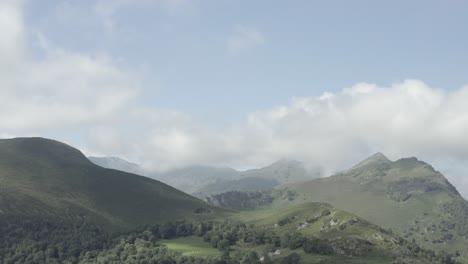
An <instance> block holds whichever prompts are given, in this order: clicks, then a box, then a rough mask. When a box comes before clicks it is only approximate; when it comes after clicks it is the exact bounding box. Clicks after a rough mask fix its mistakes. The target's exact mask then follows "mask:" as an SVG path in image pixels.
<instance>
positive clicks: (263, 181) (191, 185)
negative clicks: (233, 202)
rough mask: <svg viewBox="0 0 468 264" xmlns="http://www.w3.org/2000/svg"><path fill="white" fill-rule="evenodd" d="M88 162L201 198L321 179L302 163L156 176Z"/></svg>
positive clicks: (103, 161) (108, 162)
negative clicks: (138, 176) (153, 181)
mask: <svg viewBox="0 0 468 264" xmlns="http://www.w3.org/2000/svg"><path fill="white" fill-rule="evenodd" d="M88 158H89V159H90V160H91V162H93V163H95V164H97V165H99V166H101V167H104V168H111V169H116V170H122V171H126V172H130V173H137V174H140V175H146V176H148V177H151V178H154V179H157V180H159V181H161V182H164V183H166V184H168V185H170V186H173V187H174V188H177V189H179V190H182V191H184V192H186V193H190V194H193V195H195V196H197V197H201V198H204V197H206V196H208V195H212V194H218V193H223V192H228V191H259V190H272V189H274V188H275V187H277V186H280V185H281V184H287V183H295V182H301V181H307V180H310V179H314V178H317V177H319V176H320V171H319V170H318V169H316V168H314V169H307V168H306V166H305V165H304V164H303V163H302V162H299V161H295V160H288V159H281V160H279V161H277V162H275V163H273V164H271V165H269V166H266V167H263V168H259V169H251V170H246V171H237V170H234V169H232V168H228V167H211V166H201V165H196V166H188V167H184V168H177V169H172V170H169V171H166V172H158V173H155V172H148V171H145V170H144V169H142V168H141V167H140V166H139V165H137V164H135V163H131V162H128V161H125V160H123V159H120V158H115V157H100V158H96V157H88Z"/></svg>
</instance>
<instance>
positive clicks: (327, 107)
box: [90, 80, 468, 194]
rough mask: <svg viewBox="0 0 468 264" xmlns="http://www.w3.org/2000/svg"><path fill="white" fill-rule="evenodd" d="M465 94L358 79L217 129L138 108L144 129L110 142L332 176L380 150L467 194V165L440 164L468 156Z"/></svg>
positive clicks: (181, 162) (165, 164)
mask: <svg viewBox="0 0 468 264" xmlns="http://www.w3.org/2000/svg"><path fill="white" fill-rule="evenodd" d="M467 100H468V87H464V88H461V89H459V90H456V91H452V92H444V91H441V90H438V89H434V88H431V87H429V86H427V85H426V84H424V83H423V82H421V81H417V80H407V81H404V82H401V83H396V84H394V85H391V86H390V87H380V86H377V85H375V84H367V83H359V84H356V85H354V86H352V87H350V88H346V89H343V90H342V91H341V92H337V93H324V94H323V95H321V96H317V97H302V98H293V99H292V100H291V102H290V103H289V104H287V105H282V106H278V107H275V108H272V109H270V110H266V111H259V112H255V113H251V114H250V115H249V116H248V118H247V122H246V123H245V124H243V125H241V126H232V127H225V128H222V129H213V128H209V127H206V126H201V125H199V124H197V123H196V122H193V121H192V120H190V117H188V116H186V115H183V114H180V113H176V112H157V111H151V110H149V111H147V112H146V114H145V115H143V114H142V113H141V112H140V113H135V114H136V115H137V116H138V117H139V118H138V119H139V120H140V121H141V122H142V123H144V126H145V127H144V129H141V130H136V131H133V132H132V133H127V134H125V135H124V136H123V137H122V138H119V139H116V140H115V141H116V142H132V143H131V146H127V147H123V148H122V149H121V151H122V152H121V153H122V154H123V155H124V156H125V151H126V150H129V149H131V150H132V151H131V152H132V153H138V155H137V156H138V157H139V160H141V161H142V162H143V163H144V165H145V166H146V167H148V168H152V169H167V168H172V167H179V166H186V165H192V164H207V165H218V166H219V165H227V166H234V167H237V168H245V167H257V166H262V165H266V164H268V163H270V162H273V161H275V160H277V159H280V158H284V157H286V158H293V159H299V160H302V161H305V162H308V163H310V164H311V165H321V166H323V170H324V173H325V174H330V173H332V172H336V171H337V170H343V169H346V168H348V167H350V166H352V165H353V164H355V163H356V162H358V161H360V160H361V159H364V158H366V157H367V156H369V155H371V154H373V153H374V152H377V151H382V152H384V153H386V154H387V155H388V156H389V157H390V158H393V159H398V158H401V157H408V156H416V157H419V158H420V159H423V160H425V161H427V162H430V163H434V164H436V165H437V167H436V168H438V169H440V170H442V171H443V172H447V173H448V175H447V176H448V177H449V178H450V179H451V180H452V181H453V182H454V183H457V184H458V185H457V187H458V188H459V189H461V191H462V192H463V193H465V194H468V181H467V180H466V179H465V178H464V177H462V176H461V175H462V173H460V171H463V170H462V169H463V168H465V167H464V166H458V167H456V168H457V169H456V170H454V169H450V168H451V167H453V168H455V167H454V166H453V165H452V164H453V162H450V163H449V162H440V161H441V160H455V161H457V162H458V163H459V164H462V163H466V162H467V161H468V139H467V138H466V132H467V131H468V104H466V103H465V102H466V101H467ZM143 117H144V118H143ZM106 134H107V133H106ZM90 137H91V138H93V133H91V135H90ZM104 152H105V151H104ZM111 153H112V152H111ZM127 153H128V152H127ZM455 172H456V173H455ZM464 172H465V174H466V172H468V170H464Z"/></svg>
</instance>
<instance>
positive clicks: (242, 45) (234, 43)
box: [227, 26, 265, 54]
mask: <svg viewBox="0 0 468 264" xmlns="http://www.w3.org/2000/svg"><path fill="white" fill-rule="evenodd" d="M264 43H265V37H264V36H263V34H262V33H261V32H260V31H258V30H256V29H255V28H251V27H245V26H237V27H236V28H235V30H234V32H233V33H232V34H231V35H229V36H228V38H227V51H228V53H229V54H236V53H239V52H243V51H245V50H250V49H253V48H255V47H258V46H261V45H263V44H264Z"/></svg>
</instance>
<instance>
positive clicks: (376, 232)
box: [233, 203, 433, 263]
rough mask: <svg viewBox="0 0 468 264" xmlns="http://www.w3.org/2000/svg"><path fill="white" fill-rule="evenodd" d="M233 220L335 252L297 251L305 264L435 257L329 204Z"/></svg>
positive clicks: (256, 213) (245, 214)
mask: <svg viewBox="0 0 468 264" xmlns="http://www.w3.org/2000/svg"><path fill="white" fill-rule="evenodd" d="M233 219H236V220H239V221H242V222H244V223H246V224H252V225H255V226H257V228H261V229H262V230H264V232H265V233H268V232H270V231H271V232H275V233H276V234H277V235H279V237H281V240H282V241H283V240H284V239H289V243H295V241H297V239H298V238H299V239H300V238H301V237H303V238H304V239H306V238H314V239H317V240H318V241H325V243H326V245H327V247H329V248H330V250H331V252H333V253H332V254H320V255H317V254H306V253H304V252H303V251H302V252H301V251H298V253H300V255H301V256H302V259H303V261H304V262H303V263H400V262H397V261H402V262H401V263H430V262H431V260H430V258H431V257H430V256H432V255H433V253H432V252H425V251H424V250H422V249H420V248H419V247H418V246H416V244H413V243H411V242H408V241H406V240H404V239H402V238H401V237H399V236H398V235H395V234H393V233H392V232H391V231H387V230H385V229H382V228H381V227H379V226H377V225H374V224H371V223H370V222H368V221H365V220H363V219H362V218H360V217H358V216H356V215H354V214H351V213H347V212H345V211H342V210H339V209H336V208H333V207H332V206H331V205H329V204H326V203H305V204H300V205H297V206H289V207H286V208H282V209H270V210H259V211H250V212H242V213H239V214H236V215H234V216H233ZM293 249H294V247H293ZM260 250H261V249H260ZM284 252H288V251H287V250H286V251H284ZM284 255H285V254H283V256H284ZM307 259H309V260H310V262H307V261H305V260H307ZM320 261H323V262H320ZM404 261H406V262H404ZM408 261H409V262H408Z"/></svg>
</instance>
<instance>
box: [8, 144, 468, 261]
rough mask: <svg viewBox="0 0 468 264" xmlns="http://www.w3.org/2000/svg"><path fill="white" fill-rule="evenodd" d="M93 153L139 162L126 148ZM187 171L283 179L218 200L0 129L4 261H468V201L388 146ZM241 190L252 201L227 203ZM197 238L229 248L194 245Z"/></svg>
mask: <svg viewBox="0 0 468 264" xmlns="http://www.w3.org/2000/svg"><path fill="white" fill-rule="evenodd" d="M91 159H92V160H93V161H94V162H96V163H98V162H101V164H102V165H103V166H104V165H105V166H108V167H111V166H117V165H118V166H121V168H125V169H132V170H135V171H138V170H139V167H138V166H135V164H131V163H128V162H124V161H123V160H120V159H116V158H113V159H111V160H110V161H111V162H109V159H107V158H106V159H104V160H103V159H96V158H91ZM122 164H125V166H123V165H122ZM189 171H190V172H191V173H190V174H182V172H184V170H179V171H173V172H171V173H174V174H173V176H172V177H174V178H178V177H180V179H183V178H184V177H185V178H188V179H189V181H192V182H201V180H200V178H203V177H206V178H221V179H223V180H225V181H226V182H230V181H232V182H234V181H238V180H244V179H262V180H274V181H275V186H271V188H269V189H268V190H260V191H258V190H257V191H249V192H244V191H242V190H237V191H232V190H230V191H229V192H227V193H218V194H216V195H217V196H216V197H218V198H217V199H218V200H216V201H219V199H221V198H222V197H223V196H225V195H231V197H235V198H236V199H233V200H229V201H230V202H227V203H217V204H216V205H217V206H215V205H210V204H209V203H207V202H204V201H202V200H200V199H198V198H195V197H193V196H191V195H188V194H186V193H184V192H182V191H179V190H177V189H176V188H174V187H171V186H169V185H167V184H165V183H162V182H160V181H158V180H155V179H151V178H149V177H144V176H139V175H137V174H133V173H128V172H123V171H119V170H115V169H109V168H103V167H102V166H98V165H96V164H94V163H92V162H91V161H90V159H88V158H86V157H85V156H84V155H83V154H82V153H81V152H80V151H79V150H77V149H75V148H73V147H71V146H69V145H66V144H64V143H61V142H58V141H54V140H49V139H43V138H15V139H2V140H0V235H1V236H0V263H226V264H231V263H258V262H259V260H260V259H262V258H263V261H264V262H265V263H356V264H357V263H361V264H362V263H369V264H370V263H382V264H383V263H387V264H396V263H402V264H406V263H408V264H409V263H420V264H429V263H443V264H446V263H455V259H457V261H459V262H460V263H466V262H464V261H466V259H464V258H463V255H465V256H466V252H467V250H466V249H467V241H468V239H467V237H466V236H467V230H468V228H467V216H468V210H467V202H466V201H465V200H464V199H463V198H462V197H461V196H460V194H459V193H458V192H457V190H456V188H455V187H454V186H452V185H451V184H450V183H449V182H448V181H447V180H446V179H445V177H444V176H443V175H442V174H440V173H439V172H437V171H436V170H434V168H432V167H431V166H430V165H428V164H427V163H424V162H422V161H419V160H417V159H416V158H405V159H400V160H397V161H395V162H393V161H390V160H389V159H387V158H386V157H385V156H384V155H383V154H380V153H378V154H376V155H373V156H372V157H370V158H368V159H366V160H364V161H363V162H361V163H359V164H357V165H356V166H354V167H352V168H351V169H349V170H347V171H344V172H341V173H338V174H336V175H333V176H331V177H327V178H314V177H315V176H316V175H314V174H313V173H311V172H310V171H308V170H306V169H305V167H304V165H303V164H302V163H300V162H297V161H291V160H280V161H278V162H276V163H274V164H272V165H271V166H267V167H265V168H261V169H256V170H249V171H245V172H236V171H235V170H232V169H229V168H221V169H219V168H216V169H213V168H210V167H201V166H200V167H196V169H194V168H191V169H190V170H189ZM195 171H196V172H197V173H198V174H197V173H194V172H195ZM167 175H170V174H167ZM200 175H201V176H200ZM168 177H169V176H168ZM223 177H226V178H227V179H224V178H223ZM219 181H220V180H219V179H216V182H219ZM273 187H274V188H275V189H273ZM254 189H255V188H254ZM244 194H246V195H244ZM233 195H236V196H233ZM220 197H221V198H220ZM237 198H238V199H237ZM243 199H244V200H250V203H248V206H249V211H245V212H239V211H237V210H230V209H229V208H220V207H218V206H225V205H226V204H229V203H235V202H241V201H242V200H243ZM210 201H211V202H212V201H214V200H210ZM224 201H225V202H226V201H228V200H226V199H225V200H224ZM256 206H258V207H259V208H261V209H259V208H255V207H256ZM225 207H228V206H225ZM237 209H242V207H239V208H237ZM167 239H169V242H168V241H166V240H167ZM171 239H177V240H176V241H177V242H171V241H173V240H171ZM194 241H195V242H196V244H195V246H196V247H197V248H198V249H197V250H202V252H208V251H207V250H208V248H212V247H214V248H216V249H217V250H218V251H219V252H220V253H219V256H217V257H214V258H210V257H207V256H205V255H200V256H198V257H193V256H191V257H188V256H187V255H184V253H182V252H186V251H184V250H186V249H185V248H187V247H189V248H192V247H193V246H194V244H193V243H194ZM164 243H167V244H169V245H173V244H174V243H178V244H176V246H175V247H172V248H168V247H167V246H164ZM444 251H447V252H450V254H452V255H449V254H446V253H444ZM191 252H192V251H191ZM210 252H211V251H210ZM261 254H263V256H261ZM460 255H461V256H460ZM260 256H261V257H260Z"/></svg>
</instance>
